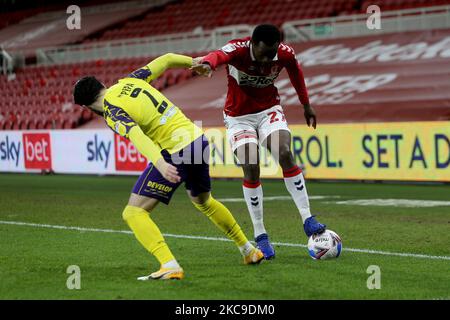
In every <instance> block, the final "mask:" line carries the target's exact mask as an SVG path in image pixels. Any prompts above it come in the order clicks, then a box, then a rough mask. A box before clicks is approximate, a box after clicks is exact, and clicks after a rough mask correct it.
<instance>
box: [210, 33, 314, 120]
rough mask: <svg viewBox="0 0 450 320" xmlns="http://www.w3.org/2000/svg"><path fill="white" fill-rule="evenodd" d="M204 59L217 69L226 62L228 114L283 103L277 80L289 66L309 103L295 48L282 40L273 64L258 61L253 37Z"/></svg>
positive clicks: (301, 96)
mask: <svg viewBox="0 0 450 320" xmlns="http://www.w3.org/2000/svg"><path fill="white" fill-rule="evenodd" d="M202 62H206V63H209V65H210V66H211V68H212V69H213V70H214V69H215V68H216V67H218V66H220V65H223V64H226V65H227V74H228V93H227V100H226V102H225V109H224V111H225V114H227V115H229V116H232V117H236V116H241V115H246V114H252V113H257V112H261V111H263V110H266V109H269V108H271V107H273V106H275V105H278V104H280V95H279V94H278V89H277V88H276V87H275V85H274V82H275V80H276V79H277V77H278V75H279V74H280V72H281V70H283V68H286V70H287V72H288V74H289V78H290V80H291V83H292V85H293V86H294V88H295V90H296V92H297V94H298V97H299V99H300V102H301V103H302V104H303V105H305V104H309V99H308V92H307V91H306V85H305V79H304V77H303V72H302V70H301V68H300V65H299V63H298V61H297V59H296V57H295V53H294V49H292V47H290V46H288V45H286V44H284V43H281V44H280V45H279V47H278V52H277V54H276V56H275V58H274V59H273V61H272V62H271V63H268V64H267V65H265V66H263V65H261V64H259V63H257V62H256V60H255V58H254V56H253V51H252V48H251V42H250V37H248V38H244V39H235V40H231V41H230V42H228V43H227V44H226V45H225V46H223V47H222V48H221V49H219V50H216V51H213V52H211V53H209V54H208V55H206V56H205V57H204V58H203V60H202Z"/></svg>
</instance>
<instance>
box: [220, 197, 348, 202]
mask: <svg viewBox="0 0 450 320" xmlns="http://www.w3.org/2000/svg"><path fill="white" fill-rule="evenodd" d="M340 197H341V196H310V197H309V199H311V200H321V199H337V198H340ZM216 200H217V201H220V202H245V199H244V198H221V199H216ZM276 200H292V197H291V196H269V197H264V201H276Z"/></svg>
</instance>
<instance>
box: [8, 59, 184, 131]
mask: <svg viewBox="0 0 450 320" xmlns="http://www.w3.org/2000/svg"><path fill="white" fill-rule="evenodd" d="M147 63H148V59H116V60H110V61H103V60H97V61H91V62H85V63H80V64H66V65H56V66H49V67H42V66H38V67H28V68H25V69H21V70H18V71H17V73H16V79H14V80H11V81H8V80H7V78H6V77H5V76H2V77H0V92H2V98H1V100H0V130H2V129H3V130H11V129H12V130H18V129H21V130H27V129H73V128H76V127H78V126H79V125H81V124H84V123H86V122H87V121H89V120H91V119H92V118H93V117H94V115H93V114H92V113H91V112H90V111H88V110H87V109H82V108H80V107H78V106H75V105H73V104H72V89H73V85H74V83H75V82H76V80H77V79H79V78H80V77H82V76H84V75H95V76H96V77H98V79H100V80H102V81H103V82H104V83H105V85H107V86H110V85H112V84H113V83H114V82H115V81H116V80H117V79H118V78H121V77H124V76H125V75H127V74H129V73H130V72H131V71H133V70H134V69H136V68H138V67H140V66H142V65H145V64H147ZM191 77H192V72H191V71H189V70H182V69H180V70H169V71H168V72H166V73H164V75H163V76H161V77H160V78H158V79H157V80H156V81H155V82H154V83H153V86H155V88H158V89H160V90H163V89H165V88H167V87H169V86H172V85H174V84H177V83H180V82H183V81H186V80H187V79H189V78H191Z"/></svg>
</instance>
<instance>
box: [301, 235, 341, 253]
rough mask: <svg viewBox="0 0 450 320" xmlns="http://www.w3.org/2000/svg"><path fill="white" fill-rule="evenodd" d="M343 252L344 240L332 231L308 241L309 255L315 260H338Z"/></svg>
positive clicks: (314, 236) (310, 238) (312, 237)
mask: <svg viewBox="0 0 450 320" xmlns="http://www.w3.org/2000/svg"><path fill="white" fill-rule="evenodd" d="M341 251H342V240H341V238H340V237H339V236H338V234H337V233H336V232H334V231H332V230H325V232H323V233H322V234H313V235H312V236H311V237H309V240H308V252H309V255H310V256H311V257H312V258H313V259H315V260H326V259H331V258H337V257H339V255H340V254H341Z"/></svg>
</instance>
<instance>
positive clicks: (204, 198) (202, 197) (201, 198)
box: [188, 190, 211, 205]
mask: <svg viewBox="0 0 450 320" xmlns="http://www.w3.org/2000/svg"><path fill="white" fill-rule="evenodd" d="M188 195H189V198H190V199H191V201H192V203H194V204H200V205H201V204H204V203H206V202H208V200H209V199H210V198H211V192H204V193H200V194H199V195H197V196H193V195H192V194H191V192H190V191H189V190H188Z"/></svg>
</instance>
